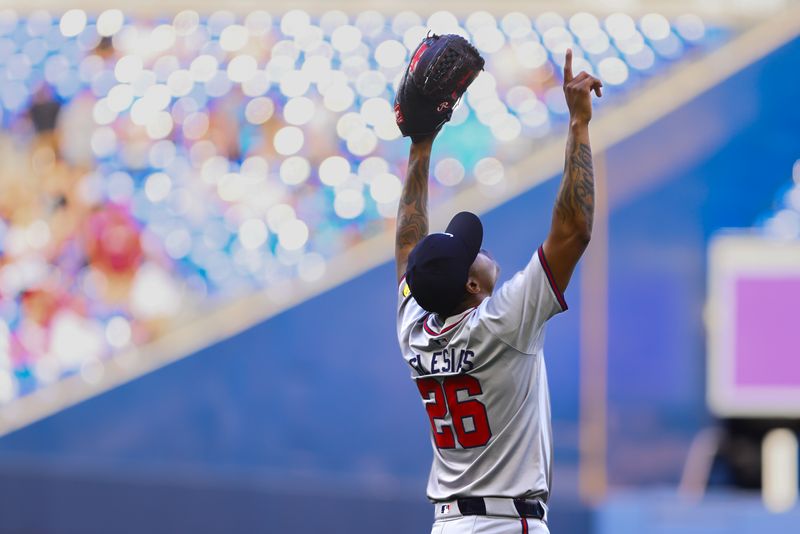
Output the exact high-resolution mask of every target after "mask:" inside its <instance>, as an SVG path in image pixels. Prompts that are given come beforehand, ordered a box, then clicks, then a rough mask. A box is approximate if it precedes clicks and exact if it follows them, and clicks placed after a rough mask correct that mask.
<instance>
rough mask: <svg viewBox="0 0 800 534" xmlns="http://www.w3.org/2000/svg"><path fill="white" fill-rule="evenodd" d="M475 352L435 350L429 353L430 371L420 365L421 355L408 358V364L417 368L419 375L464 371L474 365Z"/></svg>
mask: <svg viewBox="0 0 800 534" xmlns="http://www.w3.org/2000/svg"><path fill="white" fill-rule="evenodd" d="M474 358H475V353H474V352H473V351H471V350H467V349H456V348H453V349H448V348H444V349H442V350H439V351H436V352H434V353H432V354H431V357H430V360H431V363H430V371H428V370H426V369H425V368H423V367H422V355H421V354H416V355H415V356H414V357H413V358H411V359H410V360H409V362H408V363H409V365H411V367H413V368H414V369H416V370H417V372H418V373H419V374H420V375H430V374H437V373H466V372H468V371H471V370H472V368H473V367H475V364H474V363H473V362H474Z"/></svg>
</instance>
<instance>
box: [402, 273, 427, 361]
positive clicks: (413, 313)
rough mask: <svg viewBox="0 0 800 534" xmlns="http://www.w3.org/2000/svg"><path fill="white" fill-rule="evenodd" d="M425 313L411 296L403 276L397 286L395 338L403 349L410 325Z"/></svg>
mask: <svg viewBox="0 0 800 534" xmlns="http://www.w3.org/2000/svg"><path fill="white" fill-rule="evenodd" d="M427 313H428V312H426V311H425V310H424V309H422V307H421V306H420V305H419V304H417V301H416V300H414V297H413V296H411V289H410V288H409V287H408V283H406V278H405V276H404V277H403V278H402V279H401V280H400V285H399V286H398V288H397V340H398V342H399V343H400V346H401V347H403V348H404V349H405V347H406V346H407V344H408V334H409V332H410V330H411V327H413V326H414V324H415V323H416V322H417V321H419V320H420V319H422V318H423V317H425V315H426V314H427Z"/></svg>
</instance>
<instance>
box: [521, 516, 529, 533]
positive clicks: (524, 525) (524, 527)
mask: <svg viewBox="0 0 800 534" xmlns="http://www.w3.org/2000/svg"><path fill="white" fill-rule="evenodd" d="M520 521H521V522H522V534H528V520H527V519H525V518H524V517H521V518H520Z"/></svg>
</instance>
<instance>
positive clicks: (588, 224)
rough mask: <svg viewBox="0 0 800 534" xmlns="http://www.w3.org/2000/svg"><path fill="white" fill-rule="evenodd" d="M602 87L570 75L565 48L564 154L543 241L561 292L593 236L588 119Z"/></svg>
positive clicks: (582, 76) (594, 80)
mask: <svg viewBox="0 0 800 534" xmlns="http://www.w3.org/2000/svg"><path fill="white" fill-rule="evenodd" d="M602 86H603V84H602V83H601V82H600V80H598V79H597V78H594V77H593V76H590V75H589V74H587V73H586V72H581V73H580V74H578V75H577V76H575V77H573V76H572V50H567V57H566V61H565V62H564V95H565V96H566V99H567V106H568V107H569V114H570V119H569V134H568V136H567V153H566V158H565V163H564V176H563V178H562V179H561V188H560V189H559V191H558V197H557V198H556V204H555V207H554V209H553V221H552V223H551V225H550V233H549V234H548V236H547V239H545V242H544V255H545V257H546V258H547V263H548V264H549V266H550V270H551V271H552V273H553V278H554V279H555V282H556V284H557V285H558V288H559V289H560V290H561V291H562V292H563V291H564V290H565V289H566V288H567V285H568V284H569V280H570V278H571V277H572V272H573V270H574V269H575V266H576V265H577V264H578V260H579V259H580V258H581V255H583V252H584V250H586V247H587V246H588V245H589V240H590V239H591V236H592V219H593V217H594V170H593V168H592V148H591V146H590V144H589V121H590V120H591V118H592V97H591V92H592V91H593V90H594V92H595V93H596V94H597V96H602V91H601V88H602Z"/></svg>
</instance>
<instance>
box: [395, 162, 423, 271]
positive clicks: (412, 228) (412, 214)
mask: <svg viewBox="0 0 800 534" xmlns="http://www.w3.org/2000/svg"><path fill="white" fill-rule="evenodd" d="M429 165H430V153H425V152H424V151H423V153H422V154H414V153H412V155H411V158H410V159H409V162H408V174H407V175H406V182H405V184H404V185H403V194H402V196H401V197H400V204H399V206H398V208H397V235H396V238H395V252H396V253H397V255H398V262H400V261H403V262H404V261H405V258H400V254H401V252H402V251H403V250H404V249H406V248H409V247H413V246H414V245H416V244H417V243H418V242H419V241H420V240H421V239H422V238H423V237H425V236H426V235H428V167H429Z"/></svg>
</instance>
